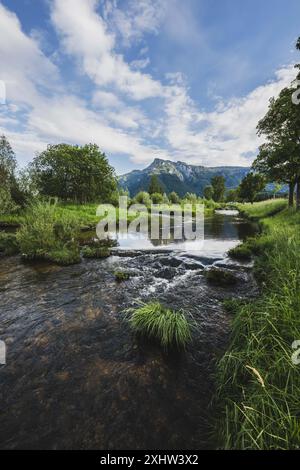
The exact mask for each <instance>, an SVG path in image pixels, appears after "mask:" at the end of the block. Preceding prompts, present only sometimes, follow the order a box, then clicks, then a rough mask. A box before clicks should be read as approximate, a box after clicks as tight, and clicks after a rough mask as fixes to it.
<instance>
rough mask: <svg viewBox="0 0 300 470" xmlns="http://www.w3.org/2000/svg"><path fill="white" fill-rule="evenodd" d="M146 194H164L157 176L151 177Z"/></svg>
mask: <svg viewBox="0 0 300 470" xmlns="http://www.w3.org/2000/svg"><path fill="white" fill-rule="evenodd" d="M148 192H149V194H154V193H160V194H164V190H163V187H162V185H161V184H160V181H159V178H158V176H157V175H151V179H150V183H149V189H148Z"/></svg>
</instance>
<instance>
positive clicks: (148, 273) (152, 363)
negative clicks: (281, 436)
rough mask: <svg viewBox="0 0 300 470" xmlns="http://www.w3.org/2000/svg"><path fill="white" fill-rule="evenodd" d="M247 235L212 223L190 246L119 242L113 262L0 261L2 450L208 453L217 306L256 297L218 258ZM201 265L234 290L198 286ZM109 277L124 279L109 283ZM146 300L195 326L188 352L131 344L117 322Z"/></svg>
mask: <svg viewBox="0 0 300 470" xmlns="http://www.w3.org/2000/svg"><path fill="white" fill-rule="evenodd" d="M256 229H257V228H256V227H255V226H254V225H253V224H251V223H250V222H248V221H245V220H243V219H241V218H240V217H239V215H238V214H237V213H236V212H233V213H232V212H231V213H228V212H226V213H223V212H221V213H218V214H214V215H213V216H210V217H207V218H206V220H205V230H204V233H205V238H204V243H203V244H202V245H201V246H199V247H196V246H195V245H193V246H192V247H191V246H190V247H189V246H186V244H183V245H182V244H181V245H180V243H179V244H178V243H174V241H173V242H170V243H167V242H165V241H164V242H162V243H157V241H156V242H155V243H152V242H151V240H137V239H133V240H131V241H129V242H128V240H127V241H125V242H123V241H122V240H119V246H118V247H116V248H115V249H114V253H113V256H111V257H109V258H107V259H103V260H83V261H82V263H81V264H79V265H75V266H69V267H59V266H55V265H50V264H45V263H44V264H34V265H29V264H23V263H21V261H20V260H19V258H16V257H14V258H2V259H0V295H1V301H0V302H1V303H0V339H1V340H3V341H5V343H6V346H7V363H6V365H3V366H0V403H1V418H0V419H1V428H0V448H1V449H20V448H26V449H206V448H214V447H215V446H216V445H217V443H216V442H215V441H214V438H213V437H212V425H213V417H214V409H213V407H211V405H210V404H211V399H212V396H213V393H214V373H215V361H216V359H217V358H218V357H220V356H221V354H222V352H223V351H224V349H225V348H226V345H227V342H228V333H229V330H230V315H229V314H227V313H226V312H225V311H224V309H223V307H222V301H223V300H224V299H228V298H232V297H234V298H236V297H240V298H246V297H249V296H250V297H251V296H254V295H255V294H256V286H255V282H254V280H253V276H252V273H251V265H250V264H247V263H244V264H240V263H237V262H233V261H232V260H230V259H229V258H228V257H227V254H226V253H227V251H228V250H229V249H230V248H232V247H234V246H236V245H237V244H238V243H239V241H240V240H243V239H245V238H246V237H247V236H249V235H253V234H254V233H255V232H256ZM191 243H192V242H191ZM211 266H219V267H222V268H225V269H230V270H231V271H232V272H234V273H235V274H236V276H237V278H238V282H237V284H236V285H235V286H233V287H215V286H212V285H210V284H208V283H207V281H206V278H205V276H204V272H205V270H206V269H209V268H210V267H211ZM116 270H125V271H126V272H128V273H130V279H129V280H128V281H125V282H122V283H118V282H117V281H116V280H115V276H114V272H115V271H116ZM153 299H155V300H159V301H161V302H162V303H165V304H167V305H169V306H170V307H171V308H174V309H184V310H185V311H186V312H187V313H188V314H189V315H191V316H192V317H193V319H194V321H195V322H196V323H197V329H196V330H195V331H194V333H193V341H192V343H191V344H190V345H189V347H188V349H187V351H186V352H184V353H174V352H173V353H171V354H166V353H164V352H163V351H161V349H160V347H159V346H158V345H157V344H155V343H151V342H145V340H141V339H139V338H136V337H134V336H133V335H132V332H131V331H130V329H129V327H128V324H127V322H126V320H125V318H124V311H125V310H126V309H127V308H128V307H133V306H135V305H138V304H139V302H140V301H150V300H153Z"/></svg>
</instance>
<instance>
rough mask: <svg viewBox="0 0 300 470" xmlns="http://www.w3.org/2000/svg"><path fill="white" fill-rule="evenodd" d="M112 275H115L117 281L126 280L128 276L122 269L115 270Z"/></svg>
mask: <svg viewBox="0 0 300 470" xmlns="http://www.w3.org/2000/svg"><path fill="white" fill-rule="evenodd" d="M114 275H115V278H116V281H118V282H122V281H128V279H129V278H130V274H129V273H126V272H124V271H115V273H114Z"/></svg>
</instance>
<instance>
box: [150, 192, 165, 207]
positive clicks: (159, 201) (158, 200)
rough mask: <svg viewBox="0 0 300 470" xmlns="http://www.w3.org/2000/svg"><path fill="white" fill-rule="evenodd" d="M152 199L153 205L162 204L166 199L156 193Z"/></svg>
mask: <svg viewBox="0 0 300 470" xmlns="http://www.w3.org/2000/svg"><path fill="white" fill-rule="evenodd" d="M151 199H152V202H153V204H162V202H163V199H164V197H163V195H162V194H160V193H154V194H152V195H151Z"/></svg>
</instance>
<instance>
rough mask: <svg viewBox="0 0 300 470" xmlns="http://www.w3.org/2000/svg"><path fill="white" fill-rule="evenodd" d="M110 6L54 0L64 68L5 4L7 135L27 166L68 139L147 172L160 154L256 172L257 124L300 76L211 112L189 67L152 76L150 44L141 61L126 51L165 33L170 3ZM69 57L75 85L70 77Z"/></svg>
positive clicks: (2, 112) (279, 76)
mask: <svg viewBox="0 0 300 470" xmlns="http://www.w3.org/2000/svg"><path fill="white" fill-rule="evenodd" d="M100 6H101V5H100V3H99V2H98V1H96V0H53V1H51V2H50V11H49V14H50V18H51V22H52V25H53V28H54V31H55V33H56V35H57V38H58V40H59V48H58V49H57V50H56V51H55V54H54V56H55V58H56V59H57V57H59V60H55V63H54V59H53V55H52V56H51V57H48V56H47V55H46V54H45V53H44V52H43V51H42V50H41V46H40V41H39V39H38V37H37V35H36V34H25V33H24V31H23V30H22V25H21V23H20V21H19V19H18V18H17V16H16V15H15V14H14V13H13V12H11V11H9V10H8V9H7V8H5V7H4V6H3V5H1V4H0V54H1V58H2V60H3V63H5V65H6V66H5V69H4V70H3V71H2V72H1V73H2V75H1V76H0V79H1V80H4V81H5V83H6V84H7V104H6V105H5V106H0V131H1V133H5V134H6V135H7V136H8V137H9V138H10V140H11V142H12V144H13V146H14V147H15V150H16V152H17V153H18V155H19V156H20V160H21V161H22V162H23V163H24V162H25V161H28V160H30V159H32V157H33V155H34V153H35V152H37V151H41V150H43V149H44V148H45V147H46V145H47V144H48V143H57V142H62V141H63V142H70V143H78V144H84V143H86V142H96V143H97V144H98V145H99V146H100V147H101V148H102V149H103V150H104V151H105V152H107V153H108V155H117V156H118V158H120V159H122V156H125V157H126V158H128V157H129V158H130V159H131V160H132V161H133V162H134V163H136V164H140V165H146V164H148V163H150V162H151V161H152V160H153V158H154V157H157V156H159V157H160V158H166V159H167V158H168V159H171V160H182V161H186V162H188V163H193V164H204V165H209V166H217V165H244V166H246V165H249V162H251V159H253V157H254V156H255V152H256V150H257V147H258V145H259V143H260V141H259V139H258V137H257V136H256V131H255V129H256V124H257V122H258V120H259V119H260V118H261V117H262V116H263V115H264V114H265V112H266V110H267V106H268V101H269V98H270V97H271V96H274V95H277V94H278V93H279V91H280V90H281V89H282V88H283V87H284V86H286V85H289V83H290V82H291V80H292V79H293V78H294V75H295V71H294V69H293V68H292V67H289V66H287V67H282V68H280V69H279V70H278V71H277V72H276V74H275V76H274V78H273V80H272V81H270V82H268V83H267V84H264V85H261V86H258V87H257V88H255V89H254V90H252V91H251V92H249V93H248V94H247V95H245V96H243V97H239V98H234V99H230V100H229V101H227V102H225V101H224V100H221V99H220V98H219V99H218V100H217V102H216V104H215V108H214V109H213V110H212V111H210V112H207V111H205V109H204V108H203V109H202V107H201V103H200V104H199V103H196V102H195V101H193V100H192V98H191V96H190V92H189V88H188V83H189V77H185V76H184V75H183V74H182V71H181V70H178V72H176V73H174V71H172V73H168V74H166V75H164V76H162V77H161V78H160V79H158V78H157V74H155V77H156V78H154V74H153V75H151V74H150V73H148V72H147V73H146V72H145V70H146V69H147V71H148V70H149V69H150V68H151V67H150V65H149V58H148V57H147V56H148V52H149V48H148V46H147V45H145V44H141V45H140V48H139V51H140V52H139V54H138V55H137V56H136V58H135V60H126V59H125V55H124V54H125V53H124V54H122V53H121V52H120V49H121V48H122V47H125V48H129V47H130V46H131V45H132V44H133V43H134V44H135V46H136V45H137V44H139V43H140V42H142V39H143V38H144V37H145V36H144V35H150V34H155V35H157V34H159V28H160V26H161V24H162V22H163V21H166V17H167V14H168V13H167V10H166V2H165V1H150V0H141V2H135V1H131V0H128V3H127V6H128V8H127V9H126V11H125V10H124V9H122V8H121V6H120V5H119V2H117V1H111V0H109V1H106V2H105V3H104V8H103V9H102V10H101V9H100ZM173 27H174V25H173ZM120 38H121V39H120ZM143 40H144V39H143ZM122 41H125V45H124V44H123V43H122ZM122 44H123V46H122V47H121V45H122ZM66 60H68V61H69V62H70V64H71V67H72V68H73V69H72V70H73V74H74V78H73V79H72V80H68V79H65V76H64V67H63V64H64V63H65V61H66ZM86 80H88V86H86V82H85V81H86ZM83 83H84V86H83V85H82V84H83ZM83 90H84V91H83ZM86 90H88V91H86ZM124 169H125V168H124Z"/></svg>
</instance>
